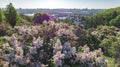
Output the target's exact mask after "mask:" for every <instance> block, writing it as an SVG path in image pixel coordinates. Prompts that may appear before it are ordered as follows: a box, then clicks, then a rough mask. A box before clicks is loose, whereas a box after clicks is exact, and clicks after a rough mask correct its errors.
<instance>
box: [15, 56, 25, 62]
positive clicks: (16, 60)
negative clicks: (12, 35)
mask: <svg viewBox="0 0 120 67" xmlns="http://www.w3.org/2000/svg"><path fill="white" fill-rule="evenodd" d="M14 61H15V62H17V63H19V64H24V63H25V62H24V60H23V57H21V56H20V55H15V59H14Z"/></svg>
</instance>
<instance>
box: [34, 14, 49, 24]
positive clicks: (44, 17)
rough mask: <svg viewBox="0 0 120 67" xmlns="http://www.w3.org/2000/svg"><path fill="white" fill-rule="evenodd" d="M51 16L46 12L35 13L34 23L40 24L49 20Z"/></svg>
mask: <svg viewBox="0 0 120 67" xmlns="http://www.w3.org/2000/svg"><path fill="white" fill-rule="evenodd" d="M50 19H51V18H50V16H49V15H48V14H46V13H36V14H35V15H34V17H33V21H34V24H42V23H43V21H47V22H48V21H49V20H50Z"/></svg>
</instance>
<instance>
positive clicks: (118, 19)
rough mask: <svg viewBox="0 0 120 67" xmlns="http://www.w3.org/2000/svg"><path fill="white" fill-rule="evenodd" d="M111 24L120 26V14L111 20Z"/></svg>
mask: <svg viewBox="0 0 120 67" xmlns="http://www.w3.org/2000/svg"><path fill="white" fill-rule="evenodd" d="M110 25H111V26H116V27H119V28H120V15H119V16H117V17H116V18H115V19H112V20H111V21H110Z"/></svg>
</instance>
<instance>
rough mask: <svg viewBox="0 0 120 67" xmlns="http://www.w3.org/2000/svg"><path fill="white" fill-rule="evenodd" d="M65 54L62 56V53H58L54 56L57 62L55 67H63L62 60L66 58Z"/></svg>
mask: <svg viewBox="0 0 120 67" xmlns="http://www.w3.org/2000/svg"><path fill="white" fill-rule="evenodd" d="M64 56H65V55H64V54H61V52H60V51H58V52H57V53H56V54H55V55H54V56H53V60H54V62H55V67H58V66H62V61H61V59H63V58H64Z"/></svg>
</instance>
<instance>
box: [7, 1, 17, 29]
mask: <svg viewBox="0 0 120 67" xmlns="http://www.w3.org/2000/svg"><path fill="white" fill-rule="evenodd" d="M5 17H6V22H9V24H10V25H11V26H12V27H14V26H15V25H16V23H17V12H16V10H15V8H14V7H13V5H12V3H10V4H9V5H7V7H6V12H5Z"/></svg>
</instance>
